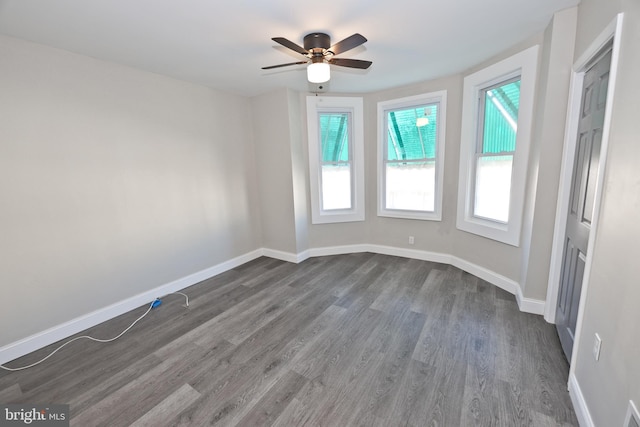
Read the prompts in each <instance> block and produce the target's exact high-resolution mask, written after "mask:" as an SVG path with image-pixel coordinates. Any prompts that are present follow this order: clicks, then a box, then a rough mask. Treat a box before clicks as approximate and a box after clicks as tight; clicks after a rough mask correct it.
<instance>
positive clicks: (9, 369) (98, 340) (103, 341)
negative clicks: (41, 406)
mask: <svg viewBox="0 0 640 427" xmlns="http://www.w3.org/2000/svg"><path fill="white" fill-rule="evenodd" d="M172 293H173V294H180V295H182V296H184V297H185V299H186V300H187V307H189V297H188V296H187V295H186V294H183V293H182V292H172ZM158 300H160V298H156V299H154V300H153V301H152V302H151V304H149V308H148V309H147V311H145V312H144V314H143V315H142V316H140V317H138V318H137V319H136V320H135V321H134V322H133V323H132V324H130V325H129V326H128V327H127V329H125V330H124V331H122V332H120V333H119V334H118V335H117V336H115V337H113V338H109V339H104V340H103V339H100V338H94V337H91V336H89V335H82V336H79V337H75V338H72V339H70V340H69V341H67V342H65V343H64V344H62V345H61V346H60V347H58V348H56V349H55V350H53V351H52V352H51V353H49V354H48V355H47V356H45V357H44V358H43V359H40V360H38V361H37V362H34V363H32V364H31V365H27V366H21V367H19V368H9V367H7V366H4V365H0V369H4V370H5V371H11V372H15V371H22V370H24V369H29V368H32V367H34V366H36V365H39V364H41V363H42V362H44V361H45V360H47V359H48V358H50V357H51V356H53V355H54V354H56V353H57V352H58V350H60V349H62V347H64V346H66V345H67V344H71V343H72V342H74V341H77V340H80V339H83V338H85V339H88V340H91V341H96V342H101V343H107V342H111V341H115V340H117V339H118V338H120V337H121V336H123V335H124V334H126V333H127V332H128V331H129V329H131V328H133V325H135V324H136V323H138V322H139V321H141V320H142V319H143V318H144V317H145V316H146V315H147V314H149V312H150V311H151V309H152V308H153V307H154V304H155V302H156V301H158Z"/></svg>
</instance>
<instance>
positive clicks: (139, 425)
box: [131, 384, 200, 427]
mask: <svg viewBox="0 0 640 427" xmlns="http://www.w3.org/2000/svg"><path fill="white" fill-rule="evenodd" d="M199 397H200V393H198V392H197V391H195V390H194V389H193V388H192V387H191V386H190V385H189V384H184V385H183V386H182V387H180V388H179V389H178V390H176V391H175V392H174V393H172V394H170V395H169V396H168V397H167V398H166V399H164V400H163V401H162V402H160V403H158V404H157V405H156V406H154V407H153V408H152V409H151V410H150V411H148V412H147V413H146V414H144V415H143V416H142V417H140V418H138V419H137V420H136V421H134V422H133V423H131V427H162V426H170V425H171V423H172V420H173V418H175V416H176V415H177V414H178V413H180V412H182V411H183V410H184V408H185V407H187V406H189V405H190V404H191V403H193V402H195V401H196V400H197V399H198V398H199Z"/></svg>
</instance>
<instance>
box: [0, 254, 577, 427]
mask: <svg viewBox="0 0 640 427" xmlns="http://www.w3.org/2000/svg"><path fill="white" fill-rule="evenodd" d="M185 292H186V293H187V294H188V295H189V296H190V306H189V308H185V307H184V298H183V297H181V296H179V295H171V296H168V297H166V298H165V299H164V303H163V304H162V305H161V306H160V307H159V308H157V309H154V310H152V311H151V312H150V313H149V315H148V316H147V317H146V318H144V319H143V320H142V321H141V322H140V323H138V324H137V325H136V326H135V327H134V328H133V329H132V330H131V331H130V332H129V333H128V334H127V335H125V336H123V337H122V338H120V339H119V340H117V341H115V342H113V343H110V344H99V343H95V342H90V341H86V340H82V341H77V342H75V343H72V344H71V345H69V346H67V347H65V348H64V349H63V350H61V351H60V352H58V353H57V354H56V355H54V356H53V357H52V358H51V359H49V360H47V361H46V362H44V363H43V364H42V365H38V366H36V367H34V368H31V369H29V370H26V371H22V372H17V373H7V372H4V371H0V402H2V403H68V404H70V407H71V415H72V420H71V425H77V426H83V427H84V426H98V425H101V426H102V425H104V426H128V425H136V426H142V425H149V426H162V425H188V426H203V425H210V424H216V425H223V426H233V425H241V426H262V425H277V426H299V425H309V426H352V425H353V426H476V425H478V426H577V425H578V423H577V421H576V418H575V414H574V412H573V409H572V405H571V402H570V399H569V395H568V393H567V390H566V383H567V374H568V365H567V362H566V360H565V359H564V356H563V355H562V351H561V349H560V344H559V341H558V338H557V335H556V333H555V329H554V327H553V326H552V325H549V324H547V323H546V322H545V321H544V320H543V319H542V318H541V317H539V316H534V315H529V314H524V313H521V312H519V311H518V307H517V304H516V302H515V299H514V297H513V296H512V295H510V294H508V293H507V292H505V291H502V290H501V289H499V288H496V287H495V286H492V285H490V284H488V283H487V282H484V281H483V280H480V279H478V278H476V277H474V276H472V275H469V274H467V273H464V272H462V271H460V270H458V269H456V268H453V267H448V266H445V265H441V264H434V263H429V262H425V261H418V260H409V259H405V258H397V257H392V256H385V255H374V254H369V253H361V254H351V255H340V256H330V257H321V258H313V259H309V260H307V261H305V262H303V263H301V264H299V265H294V264H290V263H285V262H282V261H278V260H273V259H269V258H259V259H257V260H255V261H252V262H250V263H248V264H245V265H243V266H241V267H239V268H236V269H234V270H231V271H228V272H226V273H224V274H221V275H219V276H216V277H214V278H212V279H210V280H207V281H205V282H202V283H200V284H198V285H195V286H193V287H191V288H188V289H186V290H185ZM146 308H147V307H140V308H138V309H137V310H134V311H132V312H130V313H127V314H126V315H123V316H120V317H118V318H116V319H112V320H111V321H109V322H106V323H104V324H101V325H98V326H96V327H94V328H92V329H90V330H89V331H86V332H88V333H90V334H92V335H93V336H97V337H101V338H109V337H111V336H114V335H116V334H117V333H119V332H120V331H121V330H122V329H124V328H125V327H126V326H128V325H129V324H130V323H131V322H132V321H133V320H135V319H136V318H137V317H138V316H140V315H141V314H142V313H144V311H145V310H146ZM3 327H6V326H3ZM55 347H56V346H55V345H53V346H50V347H49V348H47V349H42V350H40V351H38V352H35V353H33V354H30V355H27V356H25V357H23V358H21V359H19V360H17V361H14V362H11V363H9V364H8V365H9V366H18V365H22V364H26V363H29V362H31V361H34V360H37V359H38V358H40V357H42V355H44V354H47V352H48V351H49V350H50V349H52V348H55Z"/></svg>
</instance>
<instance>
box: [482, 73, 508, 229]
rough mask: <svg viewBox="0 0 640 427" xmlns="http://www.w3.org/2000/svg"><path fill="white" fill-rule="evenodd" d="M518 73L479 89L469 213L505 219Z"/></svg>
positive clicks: (506, 220) (505, 220)
mask: <svg viewBox="0 0 640 427" xmlns="http://www.w3.org/2000/svg"><path fill="white" fill-rule="evenodd" d="M519 104H520V77H516V78H513V79H510V80H509V81H506V82H501V83H498V84H497V85H494V86H492V87H488V88H485V89H482V90H481V91H480V104H479V106H478V109H479V119H478V145H477V147H476V161H475V168H476V170H475V176H476V181H475V184H476V188H475V198H474V203H473V215H474V216H475V217H478V218H485V219H488V220H493V221H498V222H502V223H507V222H508V221H509V201H510V199H511V172H512V171H513V155H514V153H515V152H516V133H517V131H518V107H519Z"/></svg>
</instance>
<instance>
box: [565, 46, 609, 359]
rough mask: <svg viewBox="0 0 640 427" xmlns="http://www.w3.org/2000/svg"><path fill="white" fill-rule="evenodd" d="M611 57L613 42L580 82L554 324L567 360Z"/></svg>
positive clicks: (591, 214)
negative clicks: (580, 93) (578, 111)
mask: <svg viewBox="0 0 640 427" xmlns="http://www.w3.org/2000/svg"><path fill="white" fill-rule="evenodd" d="M611 56H612V51H611V46H607V47H606V48H605V50H604V51H603V52H601V53H600V54H599V55H598V56H597V57H596V59H595V61H593V63H592V64H590V66H589V67H588V69H587V71H586V73H585V75H584V80H583V84H582V101H581V107H580V116H579V120H578V134H577V138H576V141H577V142H576V149H575V155H574V163H573V172H572V178H571V190H570V194H569V206H568V215H567V222H566V225H565V237H564V250H563V255H562V266H561V273H560V287H559V289H558V298H557V301H558V302H557V304H556V328H557V330H558V336H559V337H560V343H561V344H562V350H563V351H564V353H565V356H566V357H567V360H571V354H572V352H573V344H574V337H575V333H576V326H577V321H578V311H579V310H578V309H579V304H580V295H581V291H582V282H583V278H584V271H585V265H586V260H587V251H588V244H589V235H590V233H591V228H592V227H591V226H592V222H593V217H594V211H595V195H596V185H597V181H598V176H599V174H600V172H601V171H600V151H601V147H602V135H603V128H604V116H605V106H606V100H607V89H608V85H609V72H610V68H611Z"/></svg>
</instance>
